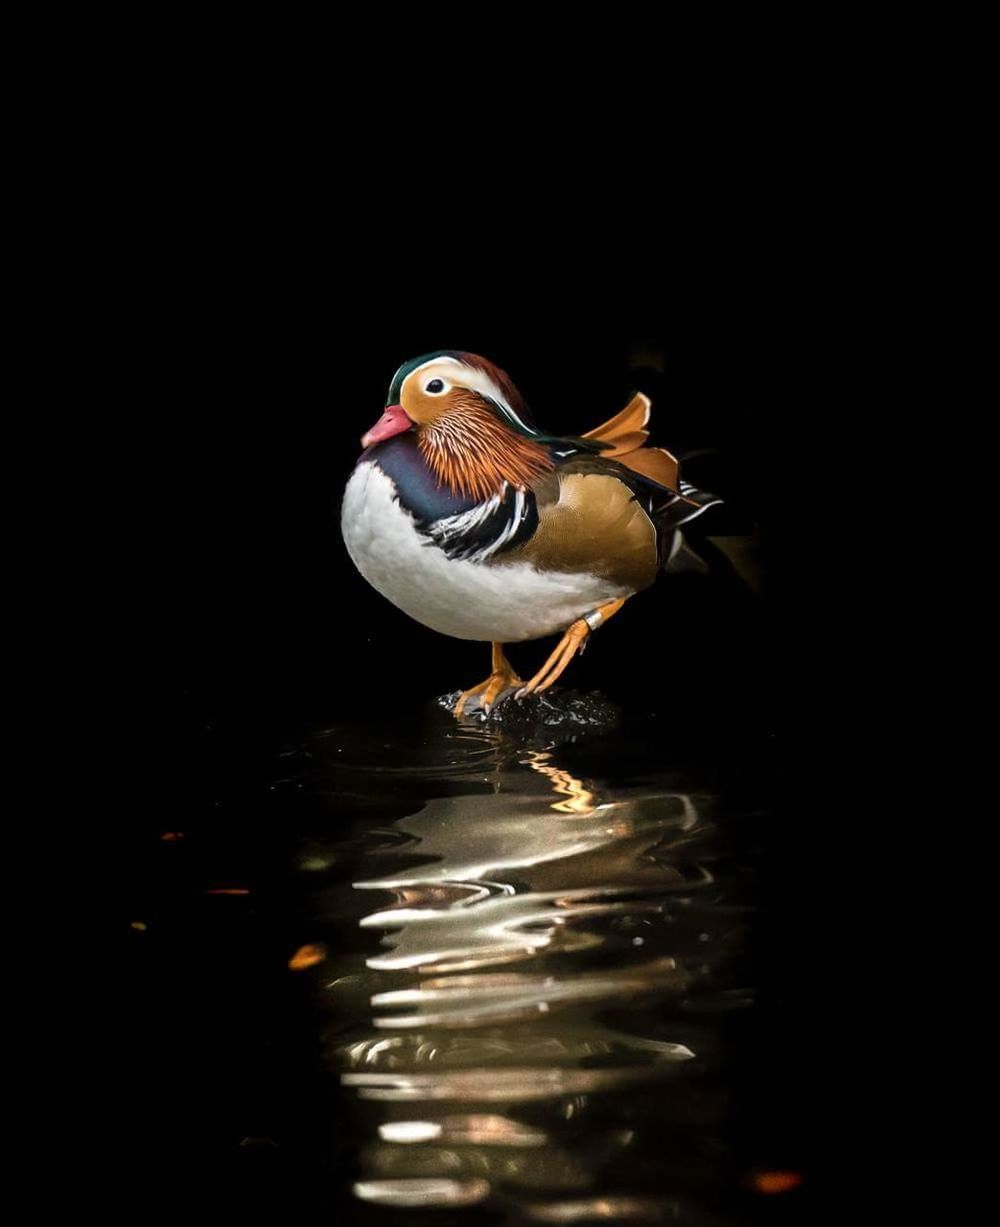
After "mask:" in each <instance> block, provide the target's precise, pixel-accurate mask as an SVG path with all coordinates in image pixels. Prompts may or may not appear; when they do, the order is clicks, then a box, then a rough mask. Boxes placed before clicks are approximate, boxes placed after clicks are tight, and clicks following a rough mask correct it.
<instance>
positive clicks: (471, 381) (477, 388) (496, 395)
mask: <svg viewBox="0 0 1000 1227" xmlns="http://www.w3.org/2000/svg"><path fill="white" fill-rule="evenodd" d="M441 362H449V363H451V364H452V366H457V367H460V368H461V370H462V381H461V382H462V385H463V386H464V387H466V388H470V389H471V390H472V391H473V392H479V393H480V394H481V395H483V396H488V397H489V398H490V400H494V401H496V403H497V404H498V405H501V406H502V407H503V408H504V409H505V410H506V411H507V413H509V414H510V416H511V418H513V420H514V421H515V422H517V424H518V425H519V426H520V427H521V429H522V430H524V431H525V432H526V433H528V427H527V426H526V425H525V424H524V422H522V421H521V419H520V417H518V415H517V414H516V413H515V412H514V410H513V409H512V408H511V405H510V402H509V401H508V400H507V398H506V396H504V394H503V392H501V391H500V389H499V387H498V386H497V385H496V383H494V381H493V380H492V379H491V378H490V377H489V375H487V374H486V372H485V371H480V370H477V369H476V368H475V367H472V366H466V364H465V363H464V362H460V361H459V359H458V358H451V357H449V356H447V355H445V356H442V357H440V358H429V359H428V360H427V361H426V362H424V363H422V364H421V365H420V366H418V367H414V369H413V370H412V371H410V373H409V375H407V377H406V378H405V379H404V380H403V384H402V387H401V388H400V390H399V395H400V400H402V397H403V388H405V387H406V385H407V384H408V383H409V382H410V380H411V379H412V378H413V377H414V375H418V374H419V373H420V372H421V371H425V370H426V369H427V368H428V367H430V366H437V365H438V363H441Z"/></svg>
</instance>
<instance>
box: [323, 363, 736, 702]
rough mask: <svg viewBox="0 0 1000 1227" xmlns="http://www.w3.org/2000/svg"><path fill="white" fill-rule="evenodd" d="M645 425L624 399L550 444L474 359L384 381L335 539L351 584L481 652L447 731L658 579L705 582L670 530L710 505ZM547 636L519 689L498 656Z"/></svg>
mask: <svg viewBox="0 0 1000 1227" xmlns="http://www.w3.org/2000/svg"><path fill="white" fill-rule="evenodd" d="M650 411H651V402H650V399H649V397H648V396H646V395H645V394H644V393H642V392H636V393H635V395H634V396H633V397H632V399H631V400H630V401H629V403H628V404H627V405H626V406H625V408H624V409H622V410H621V411H620V412H619V413H617V414H615V415H614V416H613V417H612V418H610V419H609V420H607V421H605V422H604V423H603V424H601V425H599V426H597V427H594V428H593V429H591V430H589V431H587V432H586V433H585V434H582V435H579V436H564V435H553V434H549V433H546V432H545V431H543V430H541V429H540V428H539V427H537V426H536V425H535V424H534V421H533V418H532V416H531V414H530V412H529V410H528V407H527V405H526V404H525V401H524V399H523V397H522V396H521V394H520V393H519V392H518V390H517V388H516V386H515V385H514V383H513V381H512V380H511V378H510V376H509V375H508V374H507V373H506V372H505V371H503V370H501V369H500V368H499V367H498V366H496V365H495V364H494V363H492V362H491V361H489V360H488V359H486V358H483V357H480V356H479V355H478V354H473V353H468V352H465V351H462V350H438V351H436V352H434V353H430V354H424V355H421V356H420V357H417V358H413V359H411V360H409V361H408V362H404V363H403V364H402V365H401V366H400V367H399V368H398V370H397V371H396V373H395V374H394V375H393V377H392V380H391V381H390V384H389V392H388V396H387V398H386V403H385V408H384V411H383V413H382V416H381V417H380V418H379V419H378V421H377V422H376V423H375V425H374V426H372V427H371V429H370V430H368V431H367V432H366V433H365V434H364V435H363V436H362V438H361V448H362V451H361V455H360V457H359V458H358V461H357V463H356V465H355V467H354V470H353V472H352V473H351V475H350V477H349V479H348V481H347V485H346V489H345V490H344V495H343V501H342V505H341V532H342V536H343V539H344V544H345V545H346V548H347V552H348V554H349V555H350V558H351V560H352V561H353V563H354V565H355V566H356V567H357V569H358V571H359V572H360V573H361V575H362V576H363V577H364V578H365V580H367V581H368V583H369V584H371V585H372V587H373V588H375V589H376V591H378V592H379V593H380V594H381V595H382V596H383V597H385V598H386V599H387V600H388V601H390V602H391V603H392V604H393V605H395V606H396V607H397V608H399V609H400V610H401V611H402V612H403V613H405V614H407V615H409V617H411V618H413V619H414V620H415V621H417V622H419V623H421V624H422V625H423V626H426V627H429V628H430V629H431V630H433V631H437V632H438V633H439V634H442V635H448V636H451V637H453V638H457V639H468V640H476V641H480V642H482V643H484V644H486V643H488V644H489V645H490V650H491V668H490V673H489V676H488V677H487V678H486V679H485V681H483V682H480V683H478V684H477V685H475V686H472V687H470V688H468V689H467V690H464V691H461V692H460V694H459V695H458V698H457V699H456V700H454V702H453V705H452V711H453V713H454V715H455V716H457V717H461V716H463V714H465V713H466V712H467V711H470V710H472V709H474V707H476V706H478V707H479V708H480V709H481V711H482V713H483V714H484V715H489V713H490V712H491V710H493V708H494V707H495V706H496V705H497V703H498V702H499V701H501V700H506V699H507V698H509V697H511V696H513V697H514V698H516V699H518V700H520V701H524V700H525V699H526V698H527V697H529V696H531V695H537V694H541V693H542V692H544V691H546V690H548V689H549V688H550V687H552V686H553V685H554V684H555V683H556V682H557V681H558V680H559V678H561V677H562V675H563V673H564V672H565V670H566V669H567V667H568V666H569V664H570V662H571V661H572V660H573V658H574V656H576V655H577V654H578V653H580V652H582V651H583V649H584V648H585V646H586V645H587V643H588V641H589V639H590V638H591V636H592V635H593V634H594V632H595V631H597V630H598V628H600V627H602V626H603V625H604V624H605V623H607V622H608V621H609V620H610V619H611V618H613V617H615V616H617V615H618V614H619V613H620V612H621V610H622V608H623V607H624V606H625V604H626V602H627V601H629V600H630V599H631V598H632V597H633V596H635V595H636V594H637V593H639V592H642V591H644V590H645V589H647V588H649V587H651V586H652V584H653V583H654V582H655V581H656V579H657V577H658V575H659V574H660V573H661V572H663V571H668V572H669V571H677V570H685V569H704V565H703V564H702V563H701V562H700V560H699V558H698V556H697V555H696V554H695V553H694V551H693V550H692V549H691V548H690V547H689V546H688V545H687V543H686V542H685V540H684V538H683V535H682V532H681V527H682V526H683V525H687V524H688V523H689V522H690V521H692V520H694V519H695V518H696V517H698V516H700V515H702V514H703V513H704V512H705V511H707V510H708V509H709V508H710V507H712V506H714V505H716V504H718V503H720V502H721V501H722V500H721V499H719V498H717V497H716V496H714V495H711V494H707V493H705V492H703V491H700V490H697V489H696V488H695V487H693V486H692V485H690V484H689V483H687V482H685V481H682V480H681V479H680V474H679V465H678V461H677V459H676V457H675V456H673V455H672V454H671V453H670V452H669V451H667V450H666V448H663V447H654V446H651V445H649V442H648V439H649V432H648V430H647V426H648V423H649V418H650ZM554 635H559V636H560V638H559V641H558V643H557V644H556V646H555V648H554V649H553V650H552V651H551V653H550V654H549V656H548V657H547V659H546V660H545V661H544V663H543V664H542V665H541V667H540V668H539V669H538V670H537V671H536V672H535V673H534V674H533V675H532V676H531V677H529V678H528V679H527V680H525V679H522V678H521V677H520V676H518V674H517V672H516V671H515V669H514V668H513V666H512V665H511V663H510V661H509V660H508V659H507V656H506V654H505V651H504V649H505V647H506V646H507V645H508V644H511V643H520V642H524V641H529V640H535V639H544V638H547V637H549V636H554Z"/></svg>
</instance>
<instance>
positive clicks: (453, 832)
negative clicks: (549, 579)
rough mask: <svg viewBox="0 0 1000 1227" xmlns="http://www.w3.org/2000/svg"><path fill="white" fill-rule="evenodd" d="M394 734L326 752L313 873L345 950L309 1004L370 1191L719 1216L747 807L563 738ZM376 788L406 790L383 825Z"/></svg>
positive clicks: (335, 939)
mask: <svg viewBox="0 0 1000 1227" xmlns="http://www.w3.org/2000/svg"><path fill="white" fill-rule="evenodd" d="M379 738H380V739H381V744H380V746H379V745H376V744H375V742H376V740H378V739H372V742H371V744H370V745H369V746H368V748H367V750H366V751H364V752H363V751H362V750H361V749H360V747H359V746H358V745H357V742H356V741H354V742H351V743H349V742H348V740H347V739H346V738H345V736H344V735H343V734H342V732H341V731H340V730H336V729H334V730H330V731H329V732H328V733H327V735H326V736H325V737H324V738H321V739H319V740H318V741H316V742H315V743H314V744H313V746H312V747H311V750H310V755H311V764H310V772H311V773H312V777H313V786H314V788H315V789H316V790H317V791H320V792H323V791H326V792H327V793H328V794H329V795H331V796H333V797H336V798H337V805H338V809H339V810H340V812H341V813H342V815H343V816H344V817H345V819H346V820H347V822H348V824H349V826H348V830H347V832H346V834H345V835H344V836H343V837H342V838H340V839H325V838H324V837H323V836H322V835H314V836H313V838H312V839H311V840H310V841H309V843H308V845H307V846H304V847H303V850H302V856H301V859H300V866H301V869H302V871H303V872H304V873H306V874H321V875H322V881H321V882H320V881H317V883H316V889H315V891H314V896H313V897H314V902H315V919H316V924H317V926H322V925H323V924H325V925H327V926H328V928H327V931H326V932H325V933H322V934H319V933H318V934H317V936H323V937H324V939H325V941H326V945H327V947H328V949H329V951H331V952H339V953H331V954H330V955H329V957H328V959H327V961H326V962H325V963H324V964H323V968H324V973H325V975H324V979H323V981H322V988H321V990H320V991H321V994H322V999H323V1003H324V1006H325V1008H326V1010H327V1012H328V1016H329V1018H330V1020H331V1031H330V1053H331V1056H332V1059H333V1062H334V1064H335V1066H336V1068H337V1069H338V1071H339V1080H340V1084H341V1086H342V1087H343V1090H344V1094H346V1095H347V1096H349V1097H350V1098H351V1099H352V1100H353V1102H354V1105H355V1107H354V1110H353V1111H354V1119H355V1124H356V1127H357V1129H358V1131H359V1134H360V1137H361V1139H362V1141H361V1145H360V1150H361V1154H360V1159H359V1166H360V1171H359V1173H358V1178H357V1180H356V1181H355V1182H354V1185H353V1188H354V1194H355V1197H356V1198H358V1199H359V1200H360V1201H362V1202H365V1203H369V1204H371V1205H382V1206H387V1207H388V1206H392V1207H410V1208H415V1207H421V1208H425V1209H431V1208H441V1209H444V1208H448V1207H450V1208H456V1207H467V1206H473V1205H478V1206H485V1207H488V1208H489V1209H491V1210H492V1211H498V1212H500V1213H501V1215H502V1216H503V1217H504V1221H507V1219H509V1220H510V1221H530V1222H578V1221H593V1220H598V1221H599V1220H602V1219H603V1220H606V1221H607V1220H613V1221H626V1220H629V1221H631V1220H637V1221H647V1220H648V1221H657V1220H658V1219H660V1218H664V1217H667V1218H669V1219H670V1220H671V1221H689V1222H692V1223H693V1222H698V1223H708V1222H715V1221H723V1220H718V1219H714V1218H710V1217H707V1216H708V1214H709V1211H708V1209H707V1208H706V1202H705V1199H704V1198H701V1200H699V1198H700V1197H701V1194H702V1192H703V1190H704V1189H705V1188H706V1187H707V1188H708V1189H711V1188H713V1187H717V1186H719V1185H720V1183H724V1177H722V1176H721V1175H720V1173H722V1172H723V1170H724V1168H725V1162H726V1160H725V1156H724V1154H723V1153H722V1152H723V1151H724V1142H723V1140H722V1134H721V1133H720V1129H719V1128H718V1126H719V1123H720V1122H721V1121H722V1120H723V1119H724V1116H725V1111H726V1102H725V1101H726V1092H725V1089H724V1087H723V1085H722V1082H721V1080H720V1078H719V1076H718V1074H719V1071H718V1064H719V1061H718V1054H719V1048H720V1044H719V1022H718V1020H719V1018H720V1017H721V1016H724V1015H725V1014H727V1013H728V1011H730V1010H731V1009H733V1008H736V1007H739V1006H740V1005H742V1004H745V1002H746V1001H747V999H748V992H747V984H746V975H747V973H746V968H745V965H744V955H745V924H746V918H747V912H748V892H747V887H748V884H749V882H750V881H751V878H750V876H749V875H748V874H747V865H746V863H745V861H744V860H743V859H741V856H740V850H739V849H740V843H739V840H738V839H735V840H734V839H733V838H732V832H733V830H734V828H736V827H738V826H739V823H740V819H741V815H740V813H739V811H738V809H736V810H734V809H733V808H732V806H731V805H730V804H729V803H728V802H727V799H726V798H724V797H723V796H721V795H720V794H719V793H718V791H716V790H713V789H712V788H711V787H710V786H709V784H708V782H707V781H706V779H704V778H702V779H698V778H695V777H694V776H690V773H689V776H690V778H687V779H685V776H684V773H683V772H679V771H677V770H676V769H674V770H671V771H669V772H668V771H658V772H652V773H648V772H647V773H646V774H644V776H643V777H642V778H641V779H638V778H637V777H632V778H633V779H634V782H629V783H627V784H622V783H613V784H612V783H608V782H607V781H606V780H602V779H601V778H597V776H596V775H595V778H592V779H588V778H581V777H580V776H579V775H577V774H574V772H573V770H571V769H570V768H571V764H570V762H569V760H568V758H567V756H566V752H565V751H563V750H561V749H560V748H559V747H558V746H557V745H555V744H554V742H553V740H552V739H551V737H549V740H548V742H547V743H546V741H545V740H544V738H543V739H542V740H541V741H539V739H538V738H537V737H533V738H530V739H525V738H523V737H521V738H517V737H512V736H511V735H509V734H508V733H506V732H504V731H502V730H499V731H497V730H488V729H484V728H476V727H474V726H470V727H467V728H459V729H457V730H454V731H447V730H446V727H445V726H444V725H442V726H440V728H438V729H435V730H432V732H431V734H430V735H429V736H427V737H426V738H424V739H423V740H421V739H416V740H413V739H411V740H410V741H409V742H407V740H406V738H405V736H403V735H400V736H399V737H398V738H397V739H394V738H393V737H392V736H391V735H389V734H387V733H385V732H384V731H383V732H382V733H380V734H379ZM379 749H381V751H382V752H381V753H379V752H378V751H379ZM345 750H346V751H347V753H345ZM366 757H367V758H368V759H369V761H366ZM386 773H392V774H394V775H395V776H397V777H407V778H408V779H410V780H411V781H412V782H413V787H412V788H411V789H410V790H409V791H408V790H407V789H405V788H404V789H402V790H397V791H396V793H395V794H394V795H395V796H396V806H397V813H396V815H394V816H389V817H388V820H387V816H386V814H385V812H384V809H385V801H384V790H381V789H379V788H378V787H374V788H373V786H372V780H373V779H377V778H379V777H382V778H384V777H385V774H386ZM400 791H402V794H403V796H404V797H409V798H410V801H409V803H408V804H407V803H406V802H405V801H404V805H403V806H402V807H400V806H399V792H400ZM390 808H391V807H390ZM399 808H408V809H409V811H410V812H406V813H402V814H400V813H398V809H399ZM380 811H381V812H380ZM346 875H349V876H346ZM349 930H352V931H353V933H354V934H355V935H356V936H354V937H350V936H349ZM331 972H332V974H331ZM706 1126H711V1127H708V1128H706ZM708 1200H709V1201H710V1200H711V1197H709V1198H708ZM392 1221H397V1220H396V1219H395V1217H393V1219H392ZM725 1221H731V1220H725Z"/></svg>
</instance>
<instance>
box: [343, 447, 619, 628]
mask: <svg viewBox="0 0 1000 1227" xmlns="http://www.w3.org/2000/svg"><path fill="white" fill-rule="evenodd" d="M341 530H342V532H343V534H344V542H345V544H346V545H347V552H348V553H349V554H350V556H351V559H352V560H353V562H354V565H355V566H356V567H357V568H358V570H359V571H360V572H361V574H362V575H363V576H364V577H365V579H366V580H368V582H369V583H370V584H371V585H372V587H373V588H375V589H377V590H378V591H379V592H380V593H381V594H382V595H383V596H384V597H385V598H386V600H389V601H391V602H392V603H393V605H396V606H398V608H400V609H401V610H403V612H404V613H407V614H409V616H410V617H411V618H413V619H414V620H415V621H417V622H420V623H422V624H423V625H424V626H429V627H430V628H431V629H432V630H435V631H439V632H440V633H441V634H442V635H452V636H453V637H454V638H456V639H479V640H483V641H485V642H489V641H492V642H495V643H513V642H516V641H518V640H521V639H540V638H542V637H543V636H545V635H553V634H555V633H556V632H557V631H563V630H565V629H566V627H567V626H569V624H570V623H571V622H574V621H575V620H576V619H577V618H580V617H582V616H583V615H584V614H586V613H589V612H590V611H591V610H592V609H594V608H595V606H597V605H600V604H602V603H603V602H605V601H610V600H613V599H614V598H615V597H620V596H628V595H629V590H628V589H624V588H622V587H621V586H619V585H616V584H612V583H610V582H609V581H608V580H604V579H599V578H598V577H597V576H594V575H570V574H566V573H561V572H558V573H546V574H543V573H542V572H540V571H537V570H536V569H535V568H534V567H533V566H532V565H531V564H530V563H527V562H510V563H503V562H501V563H496V564H494V565H492V566H491V565H489V564H487V563H483V562H471V561H469V560H466V559H455V558H449V557H448V556H447V554H445V552H444V551H443V550H442V549H440V548H439V547H438V546H436V545H434V544H432V543H430V542H429V541H428V540H427V539H426V538H425V537H422V536H421V535H420V534H419V533H418V532H417V529H416V525H415V523H414V520H413V517H412V516H411V515H410V513H409V512H408V511H406V510H405V509H404V508H402V507H401V506H400V505H399V501H398V499H397V498H396V492H395V486H394V484H393V482H392V481H391V479H390V478H389V477H387V476H386V475H385V473H383V472H382V470H381V469H379V468H378V467H377V466H376V465H374V464H372V463H370V462H369V463H366V464H361V465H359V466H358V467H357V468H356V469H355V470H354V472H353V474H352V475H351V479H350V481H349V482H348V483H347V489H346V491H345V493H344V503H343V509H342V512H341Z"/></svg>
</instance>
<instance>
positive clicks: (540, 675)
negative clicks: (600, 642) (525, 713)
mask: <svg viewBox="0 0 1000 1227" xmlns="http://www.w3.org/2000/svg"><path fill="white" fill-rule="evenodd" d="M589 634H590V627H589V626H588V625H587V623H586V622H585V621H584V620H583V618H580V619H579V620H578V621H576V622H574V623H573V624H572V626H570V628H569V630H568V631H567V632H566V634H565V635H563V637H562V639H560V640H559V643H558V644H557V645H556V650H555V651H554V652H553V653H552V655H551V656H550V657H549V658H548V660H547V661H546V662H545V664H544V665H542V667H541V668H540V669H539V670H538V672H537V673H536V674H535V676H534V677H533V678H532V679H531V680H530V681H529V682H526V683H525V684H524V685H523V686H522V687H521V689H520V690H519V691H518V692H517V694H516V695H515V696H514V697H515V698H517V699H523V698H524V697H525V696H526V695H529V694H540V693H541V692H542V691H543V690H548V688H549V687H550V686H551V685H552V684H553V682H555V681H557V680H558V678H560V677H561V676H562V674H563V672H564V671H565V669H566V666H567V665H568V664H569V662H570V661H571V660H572V659H573V657H574V656H575V655H576V653H577V652H582V651H583V645H584V644H585V643H586V642H587V636H588V635H589Z"/></svg>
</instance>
